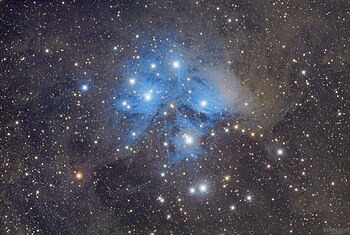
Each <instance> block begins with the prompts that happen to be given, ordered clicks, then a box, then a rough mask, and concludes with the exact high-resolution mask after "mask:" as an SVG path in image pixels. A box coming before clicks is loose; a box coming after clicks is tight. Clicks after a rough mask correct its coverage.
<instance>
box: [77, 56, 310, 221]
mask: <svg viewBox="0 0 350 235" xmlns="http://www.w3.org/2000/svg"><path fill="white" fill-rule="evenodd" d="M137 59H138V60H139V59H140V57H139V56H138V57H137ZM160 65H161V63H160V64H156V63H151V64H148V66H147V65H146V66H143V67H142V69H149V70H153V71H157V68H158V67H159V66H160ZM168 66H170V67H171V68H172V69H173V72H175V74H176V76H175V79H178V80H180V79H181V77H180V76H181V75H179V74H178V73H177V71H178V70H179V69H180V68H181V66H185V64H183V65H182V64H181V62H180V61H178V60H174V61H172V62H170V63H168ZM301 73H302V74H303V75H305V74H306V71H305V70H303V71H302V72H301ZM135 74H137V73H136V72H135ZM187 75H188V74H187ZM155 77H156V78H157V77H158V78H159V77H161V75H160V73H159V72H156V73H155ZM142 79H143V78H140V77H137V76H133V77H132V78H126V79H124V80H125V82H124V85H125V86H126V87H127V88H126V97H129V99H125V98H124V97H120V99H118V100H117V105H116V107H117V109H120V110H123V111H126V112H127V111H129V110H132V109H133V107H135V106H136V108H137V105H141V106H143V107H145V108H144V111H143V113H142V115H145V116H147V115H154V118H156V116H157V115H160V114H162V115H163V116H168V115H169V113H171V112H172V111H176V112H179V111H178V110H177V108H178V107H177V106H176V105H178V104H175V103H179V102H178V101H177V102H176V99H178V98H177V97H174V101H175V102H169V103H167V104H165V105H163V106H165V107H166V108H165V109H163V106H162V105H160V104H159V103H160V102H162V101H163V100H168V99H166V98H165V97H164V96H163V97H161V98H160V99H159V97H157V96H159V94H161V93H162V91H161V90H159V89H158V88H157V86H158V87H164V84H163V82H162V81H161V80H160V81H158V83H156V84H155V83H152V86H149V84H147V83H145V82H144V81H142ZM146 79H149V78H146ZM151 79H153V78H151ZM168 79H169V80H172V79H174V78H170V77H169V78H168ZM140 80H141V81H140ZM143 80H145V79H143ZM185 80H186V81H187V82H191V81H192V80H191V78H190V77H187V78H186V79H185ZM139 82H140V83H141V84H142V85H144V86H145V87H146V88H147V89H143V87H142V88H141V89H139V88H137V85H138V83H139ZM211 87H212V86H208V87H207V88H208V90H210V89H211ZM90 88H91V87H90V85H89V84H88V83H84V84H82V85H81V87H80V90H81V92H82V93H85V92H88V91H89V90H90ZM167 88H168V89H169V88H170V89H175V90H176V89H178V88H177V87H167ZM186 88H187V87H186V86H185V85H184V84H181V86H180V89H186ZM177 92H180V93H181V91H176V92H175V93H176V94H177ZM187 92H188V94H190V95H191V94H192V90H191V88H189V89H188V90H187ZM202 92H203V93H202V94H200V96H201V98H200V99H192V98H191V97H190V98H189V97H182V98H184V99H185V100H186V101H185V103H187V104H190V103H191V102H194V101H193V100H196V102H198V103H197V104H196V107H199V108H198V109H197V110H195V111H196V112H198V113H201V112H203V113H205V114H207V115H211V114H210V113H208V110H206V108H207V107H208V106H210V103H209V102H208V101H207V100H206V97H207V95H208V94H209V95H210V92H209V93H206V92H207V90H204V91H202ZM165 94H166V96H169V95H170V96H171V95H172V93H171V91H168V90H166V92H165ZM162 95H164V94H162ZM130 96H136V99H132V98H130ZM218 97H220V96H219V95H218ZM154 98H156V99H157V100H156V101H157V103H156V108H159V109H160V110H161V111H162V112H156V113H155V112H152V110H149V109H152V108H154V104H153V106H149V107H148V106H147V105H149V104H150V103H152V101H153V99H154ZM210 99H213V97H210ZM215 102H219V103H221V105H223V103H224V101H220V100H215ZM118 103H121V106H119V105H118ZM180 105H181V103H180ZM214 105H215V104H214ZM245 105H247V103H246V104H245ZM220 108H222V110H220V112H217V113H216V109H218V107H216V106H214V107H213V108H212V109H209V112H213V113H215V115H217V116H221V115H222V114H223V113H222V112H224V111H225V110H226V107H224V106H222V107H220ZM182 115H183V114H181V113H180V116H182ZM184 117H185V118H188V117H187V115H186V114H184ZM123 118H124V119H132V118H133V117H132V116H128V115H127V114H125V113H124V116H123ZM141 119H144V116H142V117H141ZM219 119H220V117H218V118H215V120H219ZM137 121H139V120H137ZM135 122H136V120H135ZM148 124H149V125H151V123H148ZM197 124H198V127H199V128H203V127H204V126H206V125H205V124H204V123H203V122H199V123H197ZM209 126H210V128H205V129H206V130H207V131H208V133H207V134H208V135H210V136H215V131H214V129H213V128H212V127H213V126H212V125H209ZM240 128H241V127H240V126H239V124H238V123H234V124H233V125H232V126H231V125H230V124H229V123H228V124H227V126H226V127H224V132H226V133H228V132H230V130H231V129H233V130H235V131H239V130H240V131H241V132H242V133H244V132H245V129H244V128H242V129H240ZM128 130H129V129H128ZM129 131H130V130H129ZM143 131H144V129H143V130H142V129H140V130H138V129H137V128H136V129H135V130H131V136H132V137H133V138H132V140H133V141H134V143H136V144H137V139H138V138H137V137H138V136H139V135H141V134H142V132H143ZM167 135H169V133H166V132H165V137H166V136H167ZM201 135H203V133H202V132H198V133H196V131H193V127H192V129H189V130H188V131H183V132H181V135H180V138H179V139H180V142H176V144H179V143H181V145H182V147H181V148H182V149H186V148H189V149H190V151H185V153H184V154H186V156H182V157H181V158H180V161H181V160H183V159H185V160H186V161H189V157H192V158H193V157H198V155H204V154H205V153H204V152H198V151H197V150H196V148H194V152H196V154H197V155H194V154H192V153H191V148H190V147H191V145H195V146H196V147H198V146H199V147H200V145H203V143H202V144H200V143H198V141H199V139H200V138H201ZM255 135H256V134H255V132H251V137H255ZM261 137H262V135H261ZM171 141H172V140H171V139H169V140H168V139H166V140H165V141H164V142H162V145H163V147H165V148H168V147H169V146H170V145H171V144H172V143H171ZM130 145H132V142H130V141H128V142H127V143H126V146H125V149H126V150H128V149H133V148H131V147H130ZM181 151H182V150H181V149H180V150H179V152H180V154H183V153H181ZM284 155H285V150H284V148H283V147H278V148H277V149H276V157H278V158H279V157H282V156H284ZM172 161H175V162H176V161H178V160H176V159H174V158H172ZM271 167H272V164H271V163H267V164H266V169H270V168H271ZM164 168H168V166H167V165H164ZM161 177H166V173H165V172H162V173H161ZM75 178H76V180H78V181H81V180H83V179H84V173H83V171H81V170H79V171H77V172H76V173H75ZM230 179H231V176H230V175H226V176H224V182H228V181H230ZM226 186H227V185H226V184H223V187H226ZM248 192H249V190H248ZM211 193H215V192H212V191H211V185H210V181H207V180H204V181H201V180H199V181H198V182H194V183H192V184H190V185H189V186H188V190H187V194H188V195H189V196H190V197H205V196H206V195H209V194H211ZM156 200H157V201H158V202H159V203H161V204H163V203H166V202H167V200H166V198H165V197H164V196H161V195H160V196H158V198H156ZM252 200H253V196H252V194H251V193H249V194H246V196H245V200H244V201H246V202H251V201H252ZM228 208H229V209H230V210H236V204H235V203H231V204H229V205H228ZM170 217H171V215H167V219H170Z"/></svg>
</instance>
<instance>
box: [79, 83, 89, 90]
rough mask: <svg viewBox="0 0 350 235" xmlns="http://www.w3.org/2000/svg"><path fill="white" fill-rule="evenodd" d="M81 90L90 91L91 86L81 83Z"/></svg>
mask: <svg viewBox="0 0 350 235" xmlns="http://www.w3.org/2000/svg"><path fill="white" fill-rule="evenodd" d="M80 90H81V91H88V90H89V86H88V85H86V84H83V85H81V87H80Z"/></svg>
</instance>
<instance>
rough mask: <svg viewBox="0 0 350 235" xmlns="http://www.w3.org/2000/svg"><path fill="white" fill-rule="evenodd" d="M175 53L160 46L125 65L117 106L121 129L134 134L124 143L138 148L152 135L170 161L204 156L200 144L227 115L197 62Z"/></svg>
mask: <svg viewBox="0 0 350 235" xmlns="http://www.w3.org/2000/svg"><path fill="white" fill-rule="evenodd" d="M169 43H170V42H169ZM145 48H147V47H146V46H145ZM169 48H172V49H171V50H170V49H169ZM176 48H177V50H178V51H175V50H173V47H171V44H169V45H165V44H162V45H158V46H157V47H156V48H147V49H145V51H144V52H140V53H139V55H140V58H141V59H138V60H136V59H130V61H127V63H126V64H127V66H125V71H124V72H123V74H122V76H123V77H124V78H125V82H124V83H122V84H121V87H120V88H119V89H118V91H117V93H116V96H117V99H116V105H115V106H116V109H117V111H118V118H119V123H120V126H122V127H123V130H124V131H125V132H126V133H128V134H125V135H124V136H128V135H130V138H127V139H126V140H125V141H126V142H127V143H126V144H127V145H137V144H139V142H138V140H140V138H141V137H145V136H149V133H150V130H153V131H152V132H151V133H157V134H156V135H157V141H158V140H159V141H158V142H159V143H158V145H159V148H160V149H162V151H163V150H164V151H163V152H165V154H166V159H167V160H168V161H170V162H177V161H181V160H187V161H192V160H195V159H197V158H199V157H201V156H203V154H204V149H203V144H202V140H203V139H205V138H206V137H207V136H209V135H210V131H211V129H212V128H213V127H214V124H215V122H217V121H219V120H221V119H223V118H226V117H227V115H229V114H228V112H227V111H226V110H227V109H226V107H227V106H228V105H229V104H227V103H226V101H225V99H224V97H222V95H221V94H222V92H220V89H219V87H216V84H215V83H214V82H212V80H211V78H210V77H209V75H208V74H206V71H205V70H200V69H198V66H199V62H198V61H192V60H190V59H189V58H186V57H184V56H180V55H182V54H183V53H182V51H181V49H180V47H176ZM180 61H181V62H180ZM169 65H171V66H169ZM201 66H203V64H201ZM130 77H137V81H136V79H135V78H131V79H130ZM133 133H136V134H133ZM203 189H204V188H202V190H203ZM198 190H199V191H201V189H200V188H199V189H198Z"/></svg>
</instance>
